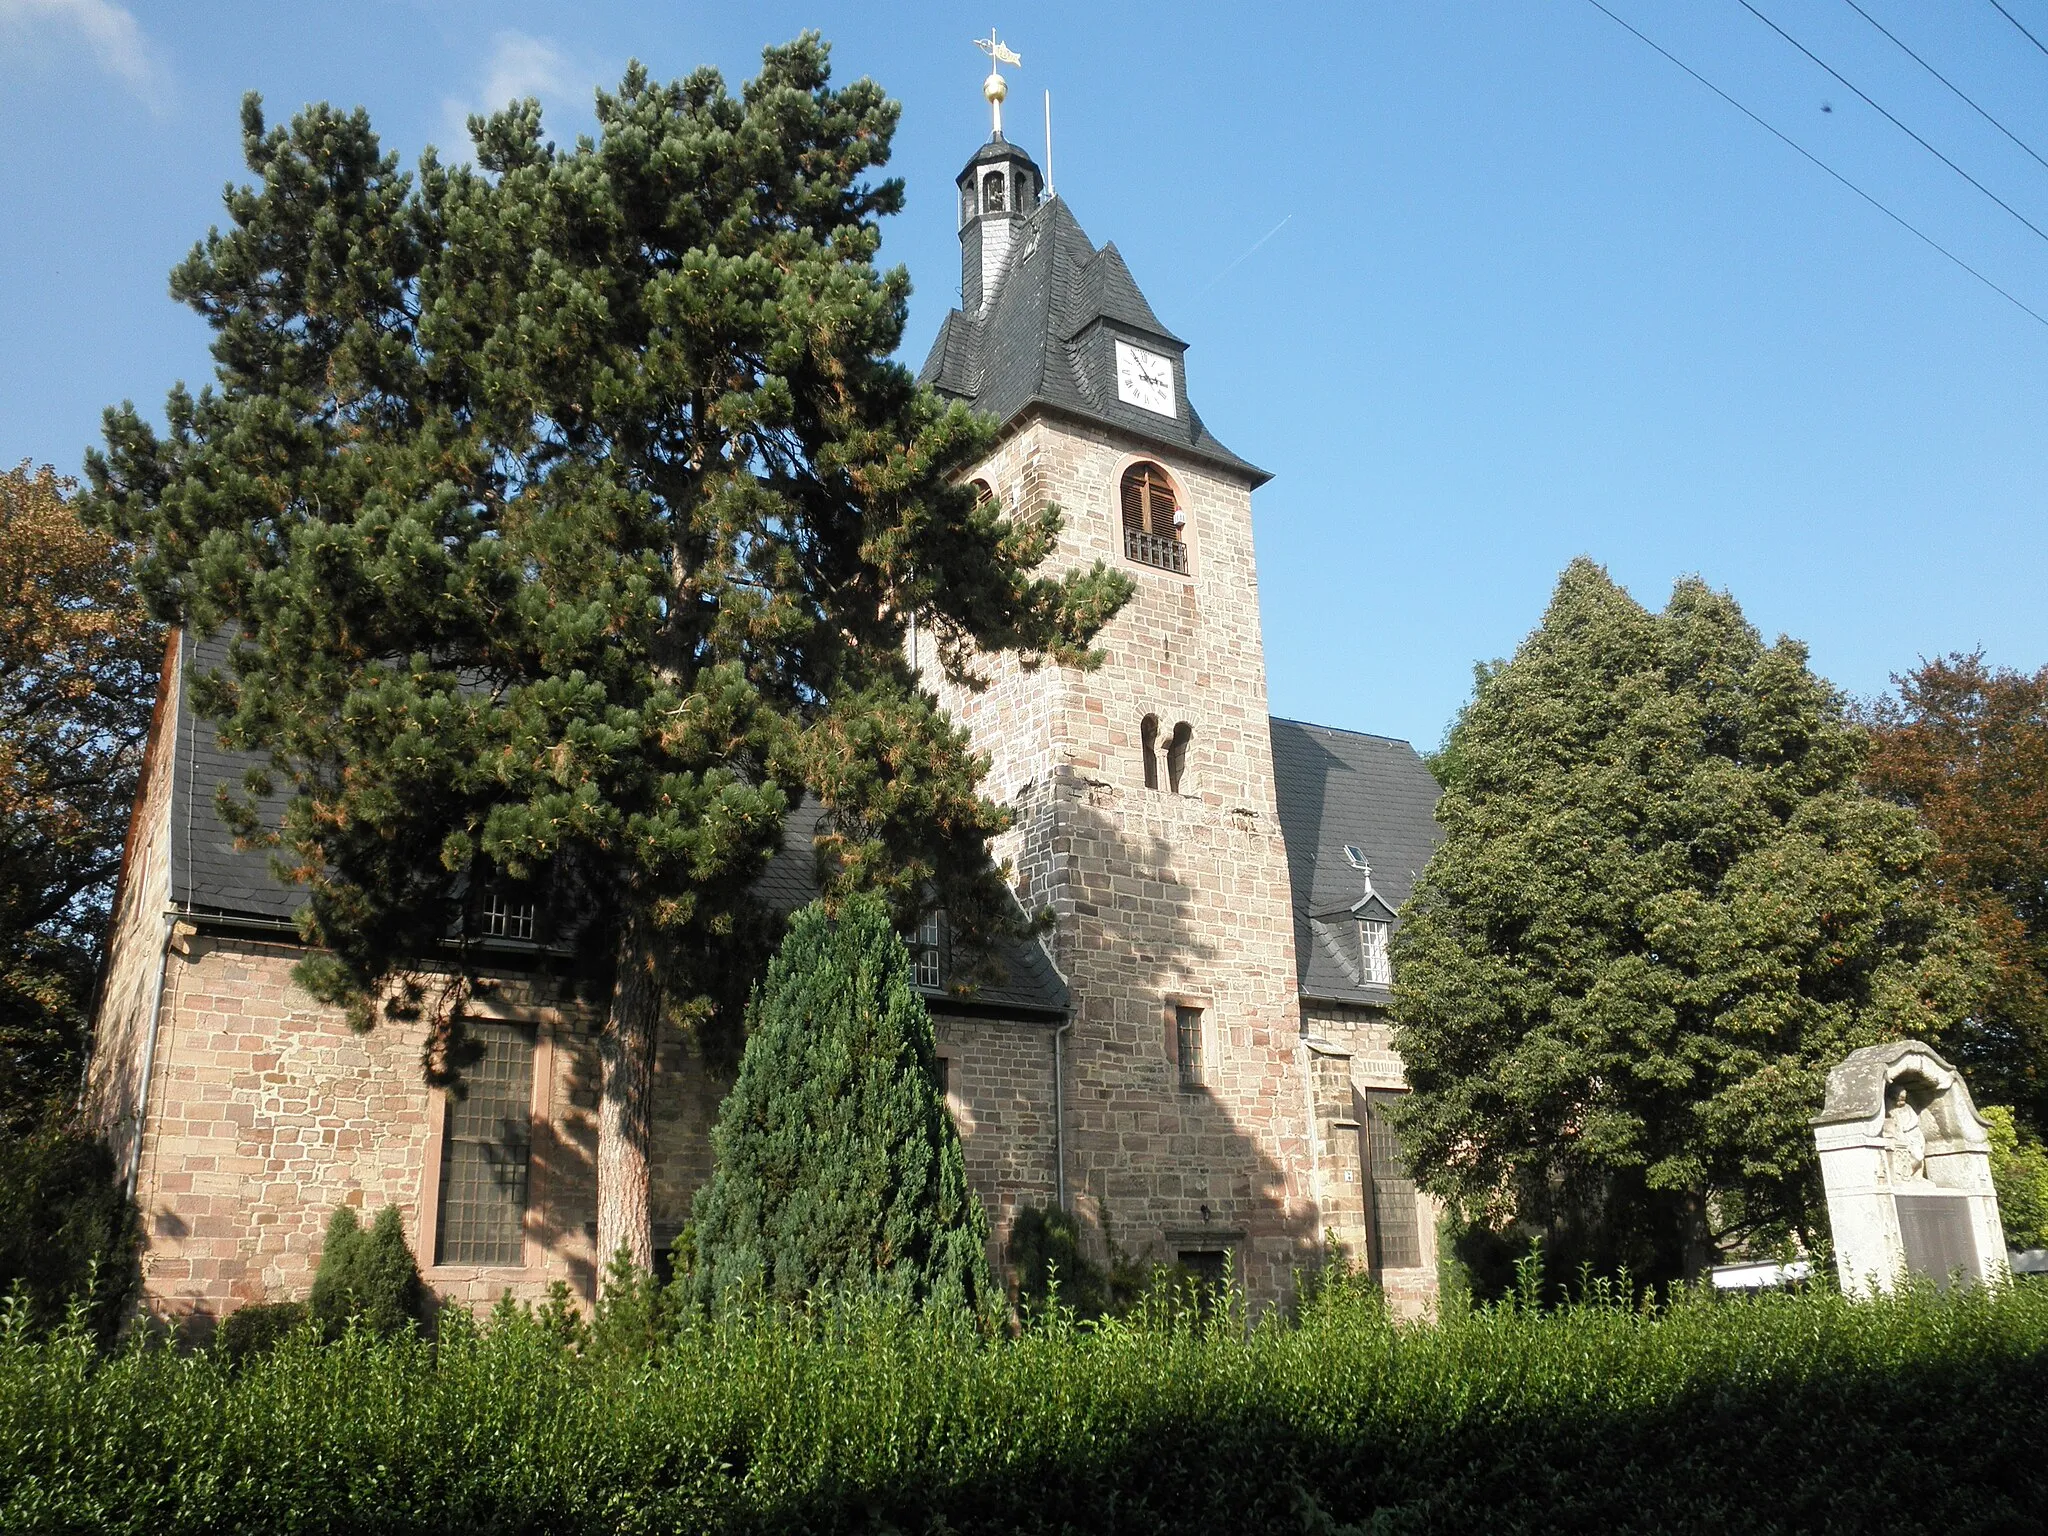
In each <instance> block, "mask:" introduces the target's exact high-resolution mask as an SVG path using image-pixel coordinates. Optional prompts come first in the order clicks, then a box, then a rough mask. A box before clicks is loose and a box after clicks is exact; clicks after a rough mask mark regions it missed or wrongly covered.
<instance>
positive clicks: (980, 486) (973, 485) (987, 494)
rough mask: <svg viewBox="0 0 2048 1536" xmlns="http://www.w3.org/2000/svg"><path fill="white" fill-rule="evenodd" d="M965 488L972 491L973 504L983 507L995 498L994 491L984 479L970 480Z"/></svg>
mask: <svg viewBox="0 0 2048 1536" xmlns="http://www.w3.org/2000/svg"><path fill="white" fill-rule="evenodd" d="M967 489H969V490H970V491H972V492H974V504H975V505H976V506H977V507H985V506H987V505H988V504H989V503H990V502H991V501H994V500H995V498H996V493H995V491H994V489H993V488H991V486H990V485H989V483H988V482H987V481H986V480H970V481H968V482H967Z"/></svg>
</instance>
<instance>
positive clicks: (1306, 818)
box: [1271, 719, 1442, 1004]
mask: <svg viewBox="0 0 2048 1536" xmlns="http://www.w3.org/2000/svg"><path fill="white" fill-rule="evenodd" d="M1271 724H1272V731H1273V788H1274V793H1275V796H1276V798H1277V799H1278V801H1279V810H1280V834H1281V837H1282V838H1283V839H1284V840H1285V842H1286V844H1287V874H1288V879H1289V881H1290V883H1291V884H1292V885H1293V887H1294V955H1295V969H1296V971H1297V973H1298V975H1299V980H1300V983H1301V991H1302V995H1303V996H1305V997H1312V998H1319V999H1325V1000H1331V1001H1338V1002H1358V1003H1379V1004H1385V1003H1387V1002H1390V1001H1391V1000H1392V994H1391V993H1390V992H1389V991H1388V989H1387V988H1385V987H1381V986H1369V985H1366V984H1364V983H1363V982H1361V981H1360V980H1359V968H1358V955H1357V949H1356V939H1355V927H1356V925H1355V922H1354V921H1352V920H1351V918H1350V911H1351V908H1352V907H1353V906H1355V905H1356V904H1357V903H1358V901H1359V900H1360V899H1361V898H1362V897H1363V896H1364V895H1365V877H1364V876H1363V875H1362V874H1360V873H1359V872H1358V871H1357V870H1356V869H1354V868H1352V866H1351V861H1350V860H1349V859H1348V858H1347V857H1346V856H1345V853H1344V846H1345V844H1347V843H1349V844H1352V845H1354V846H1356V847H1357V848H1358V849H1360V850H1361V851H1362V852H1363V853H1364V854H1365V857H1366V860H1367V862H1368V863H1370V864H1371V865H1372V884H1373V889H1374V890H1375V891H1376V892H1378V894H1379V895H1380V896H1381V897H1382V898H1383V899H1384V900H1385V901H1386V902H1387V904H1388V905H1390V906H1391V907H1393V909H1394V910H1395V911H1396V912H1399V911H1400V909H1401V906H1402V904H1403V903H1404V902H1406V901H1407V900H1408V893H1409V892H1410V891H1412V890H1413V889H1414V888H1415V881H1416V878H1417V877H1418V876H1419V875H1420V874H1421V873H1422V867H1423V865H1425V864H1427V863H1428V862H1429V856H1430V854H1431V853H1432V852H1434V851H1435V849H1436V845H1437V842H1438V840H1439V839H1440V838H1441V836H1442V834H1441V832H1440V831H1439V830H1438V828H1437V824H1436V820H1435V816H1434V812H1435V810H1436V800H1437V785H1436V780H1435V779H1434V778H1432V777H1431V776H1430V772H1429V768H1428V766H1427V765H1426V764H1425V763H1424V762H1423V761H1422V757H1421V754H1419V753H1418V752H1417V751H1416V750H1415V749H1414V748H1413V747H1412V746H1410V745H1409V744H1408V743H1407V742H1405V741H1396V740H1395V739H1394V738H1392V737H1391V736H1368V735H1365V734H1363V733H1361V732H1358V731H1340V730H1334V729H1332V728H1331V727H1329V726H1326V725H1306V724H1303V723H1302V722H1301V721H1299V720H1280V719H1275V720H1273V721H1272V722H1271ZM1318 918H1328V919H1330V921H1328V922H1318V921H1316V919H1318ZM1347 941H1349V942H1348V945H1347ZM1347 949H1348V953H1347Z"/></svg>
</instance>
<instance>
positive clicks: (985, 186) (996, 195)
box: [981, 171, 1008, 213]
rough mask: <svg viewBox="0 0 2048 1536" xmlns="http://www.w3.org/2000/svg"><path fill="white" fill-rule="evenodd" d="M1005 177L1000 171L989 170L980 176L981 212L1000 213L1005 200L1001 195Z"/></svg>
mask: <svg viewBox="0 0 2048 1536" xmlns="http://www.w3.org/2000/svg"><path fill="white" fill-rule="evenodd" d="M1007 179H1008V178H1006V177H1005V176H1004V175H1003V173H1002V172H1001V171H990V172H989V173H988V174H987V175H986V176H984V177H982V178H981V211H982V212H983V213H1001V212H1002V211H1003V204H1004V202H1005V201H1006V199H1005V198H1004V196H1003V186H1004V182H1005V181H1006V180H1007Z"/></svg>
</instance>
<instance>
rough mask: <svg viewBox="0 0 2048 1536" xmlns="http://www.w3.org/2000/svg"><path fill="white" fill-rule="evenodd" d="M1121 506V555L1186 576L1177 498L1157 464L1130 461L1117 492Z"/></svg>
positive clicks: (1185, 547) (1186, 564) (1170, 483)
mask: <svg viewBox="0 0 2048 1536" xmlns="http://www.w3.org/2000/svg"><path fill="white" fill-rule="evenodd" d="M1118 496H1119V499H1120V501H1121V503H1122V509H1123V524H1124V555H1125V557H1126V558H1127V559H1131V560H1135V561H1137V562H1138V564H1140V565H1153V566H1157V567H1158V568H1159V569H1161V570H1163V571H1175V572H1178V573H1179V574H1181V575H1183V576H1185V575H1186V574H1187V569H1188V547H1187V545H1186V543H1185V542H1183V541H1182V539H1181V536H1180V530H1181V522H1182V518H1181V512H1180V500H1179V498H1178V497H1177V496H1176V495H1175V494H1174V490H1173V482H1172V481H1171V480H1169V479H1167V477H1166V471H1165V470H1163V469H1161V468H1160V467H1159V466H1158V465H1157V464H1146V463H1138V464H1133V465H1132V466H1131V467H1130V468H1129V469H1127V470H1125V471H1124V478H1123V484H1122V486H1121V488H1120V489H1119V492H1118Z"/></svg>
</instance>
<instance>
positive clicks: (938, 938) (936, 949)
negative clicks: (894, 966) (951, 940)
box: [910, 912, 946, 988]
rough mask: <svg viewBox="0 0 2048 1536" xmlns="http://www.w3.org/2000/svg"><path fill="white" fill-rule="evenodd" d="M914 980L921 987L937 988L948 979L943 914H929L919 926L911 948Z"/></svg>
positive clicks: (921, 920) (922, 919) (920, 921)
mask: <svg viewBox="0 0 2048 1536" xmlns="http://www.w3.org/2000/svg"><path fill="white" fill-rule="evenodd" d="M910 959H911V972H912V979H913V980H914V981H915V982H916V983H917V985H919V986H920V987H932V988H936V987H938V986H940V985H942V984H943V983H944V981H945V979H946V924H945V919H944V917H943V915H942V914H940V913H937V912H927V913H926V914H925V915H924V916H923V918H921V919H920V920H919V922H918V925H917V936H916V941H915V942H914V943H913V944H912V945H911V946H910Z"/></svg>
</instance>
